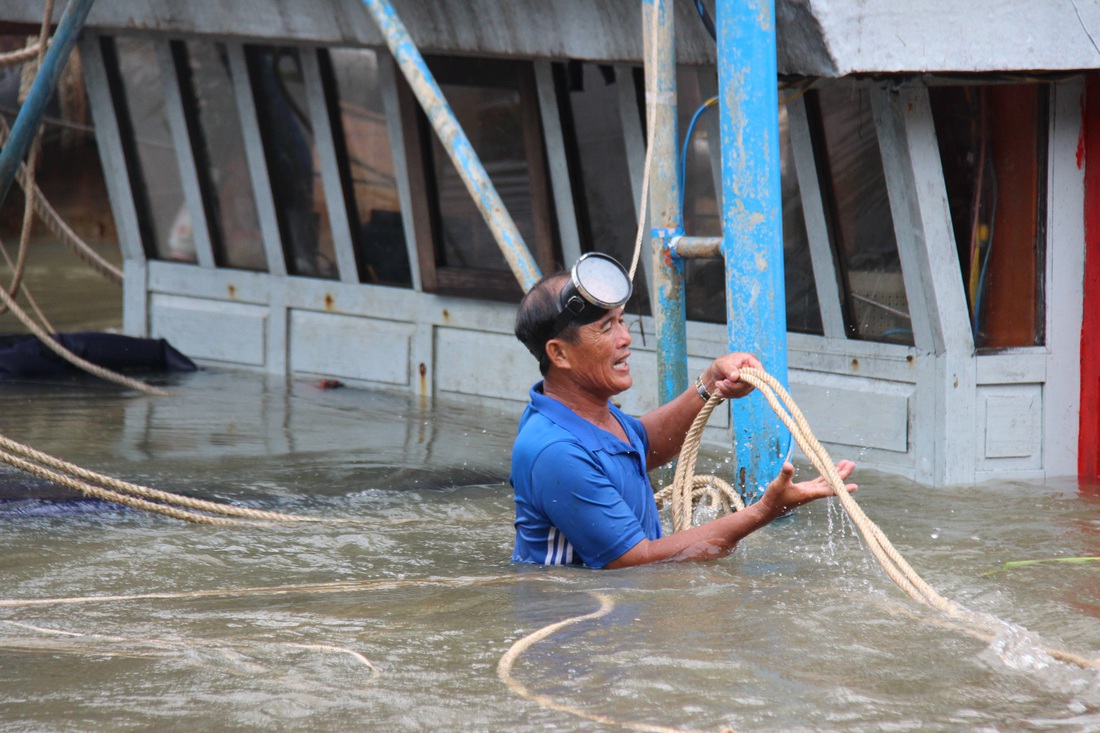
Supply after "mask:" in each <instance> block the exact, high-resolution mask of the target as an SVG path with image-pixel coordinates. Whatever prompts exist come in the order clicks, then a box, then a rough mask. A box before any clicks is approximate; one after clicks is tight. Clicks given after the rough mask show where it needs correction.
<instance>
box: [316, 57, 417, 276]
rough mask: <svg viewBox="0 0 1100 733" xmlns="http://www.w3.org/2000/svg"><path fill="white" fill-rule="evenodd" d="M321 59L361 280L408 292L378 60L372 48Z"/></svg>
mask: <svg viewBox="0 0 1100 733" xmlns="http://www.w3.org/2000/svg"><path fill="white" fill-rule="evenodd" d="M321 58H322V62H323V63H322V68H323V69H325V70H326V71H325V74H324V75H325V77H326V80H327V81H328V80H330V81H331V83H332V84H333V86H334V88H335V89H334V91H335V96H336V99H337V101H336V109H337V112H338V117H339V128H338V131H339V134H337V135H336V136H335V139H336V143H337V158H338V159H339V162H340V166H341V168H342V170H341V172H342V174H343V177H344V180H345V182H346V188H347V190H348V191H349V193H350V195H349V196H348V202H349V204H348V205H349V207H351V208H352V212H351V213H352V215H353V218H352V239H353V241H354V242H355V255H356V260H357V262H358V264H359V277H360V279H361V280H362V282H366V283H379V284H383V285H399V286H403V287H412V273H411V270H410V268H409V254H408V250H407V249H406V247H405V230H404V228H403V226H402V221H401V205H400V203H399V202H398V196H397V182H396V178H395V176H394V163H393V152H392V149H391V147H390V136H389V131H388V129H387V125H386V110H385V107H384V105H383V101H382V87H381V84H380V82H379V71H378V55H377V53H376V52H375V51H372V50H370V49H331V50H330V51H328V53H327V62H326V61H325V59H326V55H325V54H322V56H321ZM336 116H337V115H334V119H335V118H336Z"/></svg>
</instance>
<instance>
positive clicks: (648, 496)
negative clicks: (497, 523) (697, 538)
mask: <svg viewBox="0 0 1100 733" xmlns="http://www.w3.org/2000/svg"><path fill="white" fill-rule="evenodd" d="M609 407H610V408H611V414H612V415H613V416H614V417H615V419H616V420H618V421H619V424H620V425H622V427H623V430H624V431H625V432H626V435H627V437H628V438H629V439H630V443H629V444H627V443H624V442H623V441H622V440H621V439H619V438H617V437H615V436H614V435H612V434H611V433H609V432H607V431H605V430H602V429H600V428H598V427H596V426H595V425H593V424H592V423H590V422H588V421H587V420H585V419H584V418H582V417H580V416H579V415H577V414H576V413H575V412H573V411H572V410H570V409H569V408H568V407H566V406H565V405H563V404H562V403H561V402H558V401H557V400H556V399H554V398H553V397H547V396H546V395H544V394H543V392H542V382H539V383H538V384H536V385H535V386H534V387H532V388H531V404H529V405H528V406H527V409H526V410H525V411H524V413H523V417H522V418H520V422H519V434H518V435H517V436H516V442H515V445H514V446H513V448H512V475H511V477H510V479H509V480H510V481H511V483H512V487H513V488H514V489H515V501H516V524H515V526H516V544H515V550H514V551H513V553H512V560H513V561H516V562H531V563H541V564H544V565H580V564H584V565H587V566H589V567H593V568H600V567H603V566H604V565H606V564H607V563H609V562H611V561H612V560H614V559H615V558H617V557H619V556H620V555H622V554H623V553H625V552H626V551H627V550H629V549H630V548H631V547H633V546H634V545H636V544H638V543H639V542H641V541H642V540H643V539H650V540H655V539H658V538H659V537H660V536H661V523H660V520H659V518H658V516H657V505H656V503H655V502H654V500H653V488H652V486H651V485H650V483H649V477H648V476H647V475H646V456H647V455H648V453H649V438H648V437H647V436H646V432H645V427H644V426H643V425H642V423H641V422H640V421H639V420H637V419H636V418H633V417H630V416H629V415H627V414H625V413H624V412H622V411H621V410H620V409H619V408H617V407H615V405H613V404H612V405H609Z"/></svg>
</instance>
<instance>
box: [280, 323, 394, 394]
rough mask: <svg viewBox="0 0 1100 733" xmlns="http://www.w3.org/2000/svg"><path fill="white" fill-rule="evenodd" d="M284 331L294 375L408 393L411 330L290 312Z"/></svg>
mask: <svg viewBox="0 0 1100 733" xmlns="http://www.w3.org/2000/svg"><path fill="white" fill-rule="evenodd" d="M288 327H289V339H288V341H289V347H290V348H289V353H290V359H289V367H290V371H292V372H293V373H295V374H301V373H307V374H315V375H321V376H325V375H330V376H335V377H340V378H344V379H356V380H360V381H366V382H374V383H379V384H383V385H387V386H390V387H403V388H408V387H409V373H410V369H409V362H410V353H411V341H412V338H413V336H414V334H415V332H416V326H415V325H414V324H411V323H400V322H398V321H383V320H379V319H377V318H362V317H356V316H345V315H338V314H335V313H316V312H311V311H302V310H291V311H290V317H289V319H288Z"/></svg>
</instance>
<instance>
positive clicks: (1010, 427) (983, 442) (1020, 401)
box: [977, 384, 1043, 471]
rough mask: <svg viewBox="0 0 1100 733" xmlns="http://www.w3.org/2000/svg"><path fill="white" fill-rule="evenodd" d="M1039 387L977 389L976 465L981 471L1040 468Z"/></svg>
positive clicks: (1040, 402) (1041, 418) (1019, 386)
mask: <svg viewBox="0 0 1100 733" xmlns="http://www.w3.org/2000/svg"><path fill="white" fill-rule="evenodd" d="M1042 392H1043V386H1042V385H1040V384H1016V385H998V386H989V387H981V388H980V389H979V392H978V411H977V412H978V418H979V422H978V424H979V435H978V445H977V448H978V456H979V460H978V466H979V467H980V468H981V469H983V470H986V471H988V470H990V469H996V470H999V471H1005V470H1008V469H1020V468H1029V469H1039V468H1042V467H1043V430H1042V428H1043V393H1042Z"/></svg>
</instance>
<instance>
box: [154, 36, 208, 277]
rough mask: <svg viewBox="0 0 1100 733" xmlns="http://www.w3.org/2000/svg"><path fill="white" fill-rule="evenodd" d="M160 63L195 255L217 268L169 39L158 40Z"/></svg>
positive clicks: (158, 59) (166, 110) (165, 101)
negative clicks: (189, 217)
mask: <svg viewBox="0 0 1100 733" xmlns="http://www.w3.org/2000/svg"><path fill="white" fill-rule="evenodd" d="M154 43H156V47H157V62H158V63H159V64H160V78H161V79H162V80H163V82H164V115H165V117H167V118H168V128H169V129H170V130H171V131H172V143H173V144H174V145H175V146H176V160H177V164H178V165H179V172H180V184H181V186H182V188H183V199H184V201H186V202H187V211H188V212H189V213H190V216H191V233H192V235H193V237H194V240H195V257H196V259H197V260H198V263H199V266H200V267H205V268H209V269H213V268H214V267H215V263H214V249H213V247H212V246H211V244H210V241H211V240H210V228H209V225H208V222H209V218H208V217H207V212H206V206H205V205H204V204H203V200H202V190H201V188H200V186H199V177H198V173H197V171H196V170H195V151H194V149H193V147H192V145H191V136H190V135H189V134H188V130H187V121H186V120H185V119H184V115H183V97H182V96H181V93H180V85H179V79H178V77H177V76H176V65H175V63H174V62H173V60H172V50H171V48H170V47H169V45H168V41H167V40H164V39H156V40H155V41H154Z"/></svg>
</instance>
